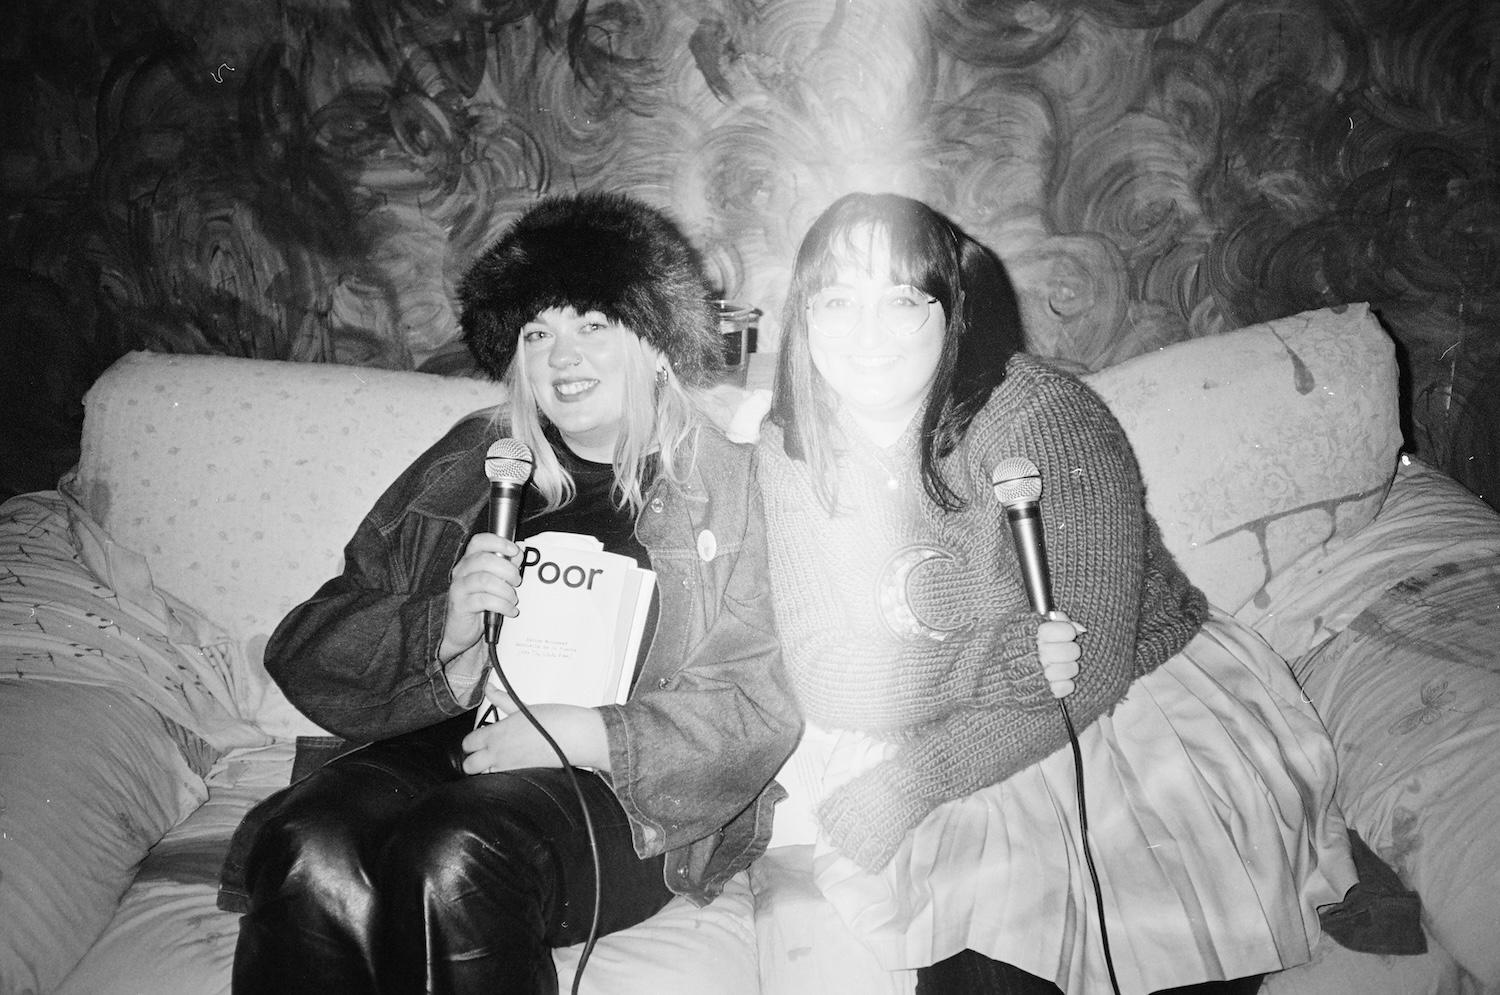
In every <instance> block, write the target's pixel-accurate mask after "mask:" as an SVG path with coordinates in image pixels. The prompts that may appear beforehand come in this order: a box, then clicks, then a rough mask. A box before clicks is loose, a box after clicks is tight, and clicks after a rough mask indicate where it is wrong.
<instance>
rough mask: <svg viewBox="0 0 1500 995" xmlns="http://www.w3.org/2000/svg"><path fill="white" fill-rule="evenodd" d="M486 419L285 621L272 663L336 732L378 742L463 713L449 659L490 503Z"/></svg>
mask: <svg viewBox="0 0 1500 995" xmlns="http://www.w3.org/2000/svg"><path fill="white" fill-rule="evenodd" d="M491 434H492V433H491V432H490V430H489V428H488V423H487V419H486V418H482V417H473V418H470V419H467V420H465V421H463V422H460V423H459V424H458V425H457V426H455V427H454V428H453V430H452V431H450V432H449V433H448V434H447V435H446V436H444V437H443V439H441V440H440V441H439V442H437V443H436V444H435V445H434V446H432V448H430V449H429V450H428V451H427V452H426V453H424V454H423V455H422V456H421V457H419V458H418V459H417V461H416V462H414V463H413V464H412V465H411V466H410V467H409V468H408V469H407V470H406V472H405V473H403V474H402V475H401V476H400V477H399V478H397V480H396V482H395V483H394V484H392V485H391V487H390V488H388V489H387V490H386V492H385V494H384V495H382V496H381V498H380V500H379V501H378V502H376V505H375V507H374V509H372V510H371V512H370V514H369V515H367V516H366V517H365V520H364V521H363V522H361V523H360V525H359V528H358V529H357V530H356V531H355V534H354V537H353V538H352V539H350V540H349V543H348V544H347V545H346V546H345V547H344V569H343V572H342V573H340V574H339V575H338V576H337V577H334V578H333V579H332V580H330V581H328V582H327V583H325V584H324V585H323V586H322V587H321V588H319V589H318V591H317V592H316V593H315V594H314V595H313V596H312V597H311V598H309V599H308V600H307V601H305V602H303V603H302V604H300V605H298V606H297V607H296V608H294V609H292V611H291V612H290V613H289V614H288V615H287V617H286V618H285V619H283V620H282V622H281V624H280V625H279V626H277V628H276V631H275V632H273V633H272V634H271V639H270V641H269V642H268V643H267V645H266V654H265V665H266V670H267V671H269V672H270V674H271V677H272V678H273V679H274V680H275V681H276V683H277V684H278V685H280V686H281V688H282V690H283V691H284V692H285V693H286V696H287V698H288V700H290V701H291V702H292V704H293V705H295V706H296V707H297V708H298V709H299V710H300V711H301V712H302V713H303V714H305V715H306V716H307V717H308V718H310V719H312V720H313V721H314V722H316V723H318V725H320V726H322V727H323V728H325V729H327V730H329V731H330V732H333V733H337V734H338V735H340V736H343V737H345V738H347V739H350V740H355V741H359V742H367V741H369V740H373V739H382V738H386V737H390V736H395V735H399V734H400V733H403V732H408V731H410V730H412V729H419V728H422V727H424V726H428V725H432V724H433V723H435V722H438V721H441V720H442V719H445V718H448V717H451V716H453V715H457V714H459V713H461V712H463V711H464V710H465V706H464V705H462V704H461V703H459V702H458V701H456V700H454V698H453V694H452V692H451V691H450V690H449V688H448V681H447V678H446V677H444V675H443V669H442V666H441V665H440V664H439V663H438V661H437V647H438V643H439V642H440V641H441V639H442V633H443V625H444V622H445V620H446V614H447V592H448V574H449V571H450V570H451V569H452V567H453V564H454V563H455V562H456V561H457V559H458V556H459V554H460V553H461V552H462V551H463V547H464V543H466V542H467V541H468V537H469V532H470V530H471V529H472V527H473V523H474V522H475V520H476V519H477V516H478V515H479V512H480V510H481V508H482V507H483V504H484V500H485V496H486V491H487V487H488V484H487V482H486V478H485V476H484V470H483V461H484V453H485V450H486V447H487V446H488V444H489V441H490V440H489V437H490V435H491Z"/></svg>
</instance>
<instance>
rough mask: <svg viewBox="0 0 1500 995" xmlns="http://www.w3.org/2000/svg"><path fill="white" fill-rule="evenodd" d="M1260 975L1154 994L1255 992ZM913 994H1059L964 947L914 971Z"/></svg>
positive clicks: (1049, 984)
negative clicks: (915, 990) (915, 977)
mask: <svg viewBox="0 0 1500 995" xmlns="http://www.w3.org/2000/svg"><path fill="white" fill-rule="evenodd" d="M1260 984H1261V976H1260V975H1256V976H1255V977H1251V978H1236V979H1235V980H1233V981H1204V982H1201V983H1199V984H1196V985H1187V986H1185V987H1183V988H1172V989H1169V990H1165V991H1160V992H1156V993H1155V995H1254V993H1255V992H1257V991H1259V990H1260ZM916 995H1062V990H1061V989H1059V988H1058V987H1057V986H1056V985H1054V984H1053V983H1052V982H1050V981H1045V980H1043V979H1041V978H1038V977H1037V976H1036V975H1034V974H1027V973H1026V972H1025V971H1023V970H1021V969H1020V968H1018V967H1014V966H1012V965H1010V964H1007V963H1005V962H1003V961H998V960H991V959H990V958H988V957H986V956H984V955H983V954H979V953H975V952H974V951H972V950H963V951H960V952H959V953H957V954H954V955H953V956H952V957H949V958H948V959H947V960H941V961H938V962H937V963H936V964H933V965H932V966H930V967H924V968H921V969H919V970H918V971H917V992H916Z"/></svg>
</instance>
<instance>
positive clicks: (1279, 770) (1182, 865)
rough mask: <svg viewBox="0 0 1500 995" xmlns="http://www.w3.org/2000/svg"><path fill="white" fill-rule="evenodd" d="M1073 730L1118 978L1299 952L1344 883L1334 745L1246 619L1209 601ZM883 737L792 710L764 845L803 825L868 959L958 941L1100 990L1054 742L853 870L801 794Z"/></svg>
mask: <svg viewBox="0 0 1500 995" xmlns="http://www.w3.org/2000/svg"><path fill="white" fill-rule="evenodd" d="M1083 665H1084V666H1087V665H1088V664H1087V661H1084V664H1083ZM1059 721H1061V717H1060V716H1059ZM1079 747H1080V749H1081V751H1082V757H1083V769H1084V792H1085V806H1086V812H1087V816H1088V825H1089V841H1090V845H1091V847H1092V853H1093V858H1094V864H1095V867H1096V868H1097V871H1098V876H1099V886H1100V889H1101V890H1102V893H1103V896H1104V921H1105V924H1106V927H1107V930H1108V941H1109V947H1110V952H1111V955H1112V959H1113V963H1114V968H1115V973H1116V975H1117V977H1118V980H1119V983H1120V990H1121V992H1122V993H1124V995H1133V993H1146V992H1153V991H1158V990H1160V989H1163V988H1172V987H1177V986H1180V985H1187V984H1193V983H1195V982H1199V981H1205V980H1212V979H1223V978H1238V977H1244V976H1246V975H1252V974H1260V973H1264V972H1268V971H1276V970H1280V969H1282V968H1286V967H1291V966H1293V965H1296V964H1299V963H1302V962H1304V961H1306V960H1308V958H1309V956H1310V950H1311V947H1312V945H1313V944H1314V943H1315V942H1316V939H1317V936H1318V932H1319V926H1318V917H1317V908H1318V906H1320V905H1324V904H1327V903H1329V902H1336V901H1338V900H1340V899H1341V898H1342V897H1343V896H1344V892H1345V891H1346V890H1347V889H1348V888H1349V887H1350V886H1351V885H1352V884H1353V883H1354V880H1355V873H1354V866H1353V863H1352V861H1351V859H1350V856H1349V844H1348V838H1347V835H1346V831H1345V827H1344V821H1343V818H1342V816H1341V815H1340V813H1339V812H1338V810H1337V808H1336V806H1335V803H1334V800H1333V784H1334V777H1335V765H1334V754H1333V745H1332V743H1331V742H1330V740H1329V738H1328V734H1327V732H1326V731H1325V730H1324V727H1323V724H1322V722H1321V721H1320V720H1319V718H1318V716H1317V714H1316V713H1315V712H1314V710H1313V708H1312V705H1311V704H1310V703H1309V702H1308V701H1307V700H1306V698H1305V697H1304V696H1303V694H1302V693H1301V690H1300V689H1299V688H1298V687H1297V684H1296V682H1295V681H1294V680H1293V679H1292V676H1291V674H1290V672H1289V671H1288V669H1287V667H1286V665H1285V664H1284V663H1283V662H1282V660H1281V658H1280V657H1279V656H1277V655H1276V654H1275V653H1274V651H1272V650H1271V649H1270V648H1269V647H1268V646H1266V644H1265V643H1264V642H1263V641H1262V640H1261V639H1260V638H1259V637H1258V636H1257V635H1256V634H1255V633H1253V632H1252V631H1250V630H1248V629H1246V628H1245V627H1243V626H1241V625H1239V624H1238V623H1236V622H1234V621H1233V620H1232V619H1230V618H1228V617H1227V616H1224V615H1222V614H1219V613H1215V614H1214V615H1213V616H1212V617H1211V618H1210V620H1209V621H1208V622H1207V623H1206V624H1205V626H1204V628H1203V630H1202V631H1201V632H1200V633H1199V634H1198V636H1197V637H1196V638H1194V640H1193V641H1192V642H1191V643H1190V644H1189V645H1188V646H1187V647H1186V648H1185V649H1184V650H1183V651H1182V652H1181V653H1179V654H1178V655H1177V656H1175V657H1174V658H1172V659H1171V660H1169V661H1168V662H1167V663H1166V664H1164V665H1163V666H1162V667H1160V668H1158V669H1157V670H1156V671H1154V672H1152V673H1151V674H1149V675H1147V676H1146V677H1144V678H1142V679H1141V680H1139V681H1137V682H1136V683H1135V684H1134V685H1132V687H1131V689H1130V692H1129V694H1128V695H1127V696H1126V697H1125V699H1124V700H1123V701H1122V702H1121V703H1120V704H1119V706H1117V707H1116V709H1115V710H1114V712H1113V713H1111V714H1110V715H1109V716H1107V717H1105V718H1103V719H1100V720H1099V721H1097V722H1095V723H1093V724H1092V725H1090V726H1089V727H1088V728H1087V729H1085V730H1083V731H1082V732H1081V733H1080V735H1079ZM887 749H888V748H887V747H885V746H883V745H882V744H879V743H876V742H875V741H873V740H870V739H868V738H867V737H864V736H861V735H860V734H856V733H847V732H845V733H835V732H828V731H825V730H819V729H813V728H809V730H808V733H807V734H806V736H805V737H804V740H803V743H802V745H800V746H799V747H798V750H797V753H796V755H795V756H794V757H793V759H792V760H791V761H790V762H789V763H788V766H787V768H786V769H785V770H784V771H783V774H782V775H781V781H782V783H783V784H784V785H786V786H787V787H788V790H789V791H791V793H792V797H791V798H790V799H789V800H788V801H787V802H784V803H783V804H782V805H781V806H778V809H777V823H778V826H777V833H776V835H775V837H774V838H773V840H772V845H773V846H774V845H777V844H780V843H801V842H814V843H815V844H816V847H815V857H814V862H813V867H814V871H813V873H814V878H815V881H816V883H817V885H818V887H819V889H820V890H821V891H822V893H823V894H824V895H825V897H826V898H827V899H828V900H829V901H830V902H831V903H832V904H833V906H834V907H835V908H836V909H837V911H838V913H839V915H840V917H841V918H843V919H844V921H845V922H846V924H847V925H848V926H849V927H850V928H851V930H853V931H854V933H855V934H856V935H857V936H859V937H860V938H861V940H862V941H863V942H864V943H865V945H866V946H868V947H869V949H870V951H871V952H872V953H873V954H874V955H875V956H876V957H877V958H878V959H879V960H880V962H881V963H882V964H883V965H884V966H885V967H886V968H887V969H890V970H903V969H911V968H917V967H923V966H926V965H928V964H931V963H934V962H936V961H939V960H942V959H944V958H946V957H949V956H951V955H953V954H955V953H957V952H959V951H961V950H963V949H965V948H968V949H973V950H976V951H978V952H980V953H983V954H985V955H986V956H989V957H993V958H995V959H997V960H1002V961H1006V962H1008V963H1010V964H1014V965H1015V966H1017V967H1019V968H1021V969H1022V970H1025V971H1028V972H1030V973H1032V974H1035V975H1037V976H1039V977H1042V978H1048V979H1051V980H1052V981H1054V982H1055V983H1056V984H1057V985H1058V987H1060V988H1061V989H1062V990H1063V991H1064V992H1069V993H1077V992H1082V993H1092V992H1108V991H1110V986H1109V975H1108V971H1107V967H1106V963H1105V958H1104V946H1103V943H1102V942H1101V932H1100V927H1099V922H1098V909H1097V903H1096V902H1095V898H1094V889H1093V884H1092V882H1091V879H1090V875H1089V870H1088V864H1087V862H1086V860H1085V854H1084V850H1083V847H1082V843H1081V837H1080V834H1079V811H1078V799H1077V794H1076V789H1075V785H1076V779H1075V776H1074V758H1073V752H1072V749H1071V748H1064V749H1062V750H1060V751H1058V752H1057V753H1055V754H1053V755H1052V756H1051V757H1049V758H1048V759H1046V760H1044V761H1042V762H1041V763H1038V764H1036V765H1034V766H1032V767H1030V768H1027V769H1026V770H1024V771H1022V772H1021V773H1019V774H1017V775H1015V776H1014V777H1011V778H1010V779H1008V780H1006V781H1005V782H1004V783H1001V784H997V785H993V786H991V787H989V788H986V789H984V790H982V791H979V792H977V793H975V794H973V795H969V796H967V797H965V798H962V799H958V800H955V801H952V802H949V803H947V804H945V805H943V806H941V807H939V808H938V809H936V810H934V811H933V812H932V813H931V814H930V815H929V816H928V817H927V818H926V820H924V821H923V822H922V823H921V824H920V825H919V826H918V827H917V828H916V829H915V830H914V831H913V832H912V833H910V834H909V835H908V836H907V838H906V840H905V841H904V842H903V843H902V845H901V847H900V849H899V850H898V851H897V853H896V855H895V857H894V858H893V859H892V860H891V862H890V864H889V865H887V867H886V868H885V869H884V870H883V871H882V872H881V873H879V874H869V873H867V872H865V871H863V870H862V869H861V868H859V867H858V866H857V865H856V864H854V863H853V862H852V861H850V860H848V859H847V858H846V857H844V856H842V855H841V854H839V853H838V852H837V851H835V850H833V849H832V848H831V847H829V846H828V844H827V842H826V840H823V839H822V838H820V837H819V836H818V834H817V832H816V826H815V824H814V823H813V821H812V818H811V814H810V813H811V812H812V811H813V809H815V808H816V806H817V803H818V801H819V800H820V799H821V798H822V797H824V796H825V795H826V794H827V793H828V792H829V791H831V790H833V789H834V788H835V787H837V785H839V784H842V783H844V781H846V780H847V779H848V778H850V777H852V776H854V775H855V774H857V773H858V772H859V771H860V770H862V769H865V768H867V767H868V766H870V765H872V764H873V763H876V762H878V761H879V760H880V759H881V758H882V757H883V756H885V755H886V750H887Z"/></svg>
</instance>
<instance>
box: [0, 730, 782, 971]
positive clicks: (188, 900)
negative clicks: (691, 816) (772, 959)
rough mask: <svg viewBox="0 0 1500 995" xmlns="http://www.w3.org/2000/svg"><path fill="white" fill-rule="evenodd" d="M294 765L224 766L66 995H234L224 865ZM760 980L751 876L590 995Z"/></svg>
mask: <svg viewBox="0 0 1500 995" xmlns="http://www.w3.org/2000/svg"><path fill="white" fill-rule="evenodd" d="M291 765H292V749H291V744H289V743H287V742H284V741H283V742H278V743H273V744H272V745H270V746H268V747H264V748H259V749H247V750H237V751H235V752H233V753H231V754H229V755H227V756H225V757H224V758H223V759H221V760H220V762H219V763H218V765H217V766H216V767H215V769H214V770H213V771H211V772H210V774H209V776H208V785H209V789H210V793H209V798H208V801H207V803H206V804H204V805H203V807H202V808H200V809H198V810H197V811H196V812H194V813H193V814H192V815H191V816H190V817H189V818H188V819H187V820H186V821H185V822H183V823H182V824H181V825H179V826H178V827H177V828H175V829H173V830H172V832H171V833H169V834H168V835H167V837H166V838H165V839H164V840H162V842H161V844H160V845H158V846H157V847H156V848H155V849H154V850H153V851H152V853H151V856H150V857H149V858H147V860H146V862H145V864H144V865H143V866H142V867H141V873H140V876H139V877H138V878H137V879H136V882H135V883H134V884H133V885H132V886H131V888H130V891H129V892H127V893H126V895H125V899H124V901H123V902H122V903H121V905H120V910H119V913H118V914H117V915H116V916H115V918H114V920H113V921H111V922H110V924H109V928H108V929H107V930H106V931H105V932H104V935H103V936H102V937H100V939H99V942H98V943H96V944H95V945H94V946H93V948H92V949H90V950H89V952H88V955H87V956H86V957H84V959H83V961H82V962H81V963H80V964H79V965H78V967H77V968H76V969H75V970H74V971H73V973H72V974H71V975H69V977H68V979H67V981H66V983H65V984H64V985H63V986H62V987H61V988H60V989H58V990H57V992H56V993H55V995H98V993H100V992H117V993H125V992H130V993H143V995H144V993H151V995H219V993H223V995H228V993H229V990H230V986H229V980H230V970H231V967H232V966H233V963H234V948H235V944H236V942H237V941H238V938H239V920H240V917H239V916H238V915H237V914H235V913H232V912H221V911H219V909H218V908H217V906H216V905H215V897H216V894H217V883H218V872H219V864H220V862H221V861H222V860H223V857H224V850H225V847H226V846H227V845H228V840H229V836H230V834H231V833H232V832H233V831H234V828H235V826H237V825H238V824H239V822H240V819H241V818H243V816H244V814H245V812H246V811H247V810H249V808H250V806H252V805H253V804H255V802H256V801H258V800H259V799H261V798H263V797H265V796H266V795H267V794H269V793H270V792H271V791H274V790H275V789H277V788H279V787H282V786H284V785H285V784H286V783H287V779H288V775H289V772H290V769H291ZM580 954H581V947H579V946H574V947H566V948H563V949H561V950H557V951H554V952H553V960H554V962H555V963H556V964H557V968H558V975H559V978H560V981H561V987H560V991H563V992H566V991H568V990H569V986H570V985H571V984H572V979H573V973H574V971H575V970H576V969H577V965H578V958H579V956H580ZM755 971H756V950H755V933H754V924H753V911H752V898H751V895H750V886H749V883H748V880H747V875H745V874H740V875H737V876H736V877H734V878H733V879H731V880H730V882H729V884H728V885H727V886H726V887H725V889H724V893H723V894H722V895H720V896H719V898H717V899H716V900H715V901H714V902H713V903H712V904H710V905H709V906H708V907H707V908H703V909H699V908H695V907H694V906H693V905H692V904H691V903H689V902H688V901H687V900H685V899H682V898H676V899H673V900H672V901H671V902H669V903H668V904H667V907H666V908H665V909H663V910H662V911H661V912H659V913H657V914H656V915H655V916H652V917H651V918H650V919H648V920H646V921H645V922H643V923H641V924H639V925H637V926H632V927H631V928H629V929H626V930H621V931H620V932H618V933H614V934H612V935H610V936H606V937H604V938H602V939H601V940H600V941H599V942H598V944H597V945H596V946H595V947H594V951H593V953H592V955H591V956H590V958H589V962H588V965H587V966H586V967H585V968H584V972H583V979H582V984H581V985H580V991H581V992H582V993H584V995H699V993H705V995H706V993H712V995H759V990H760V988H759V984H758V981H757V979H756V973H755ZM3 990H5V991H7V992H8V991H9V989H8V988H6V989H3ZM49 990H50V989H49Z"/></svg>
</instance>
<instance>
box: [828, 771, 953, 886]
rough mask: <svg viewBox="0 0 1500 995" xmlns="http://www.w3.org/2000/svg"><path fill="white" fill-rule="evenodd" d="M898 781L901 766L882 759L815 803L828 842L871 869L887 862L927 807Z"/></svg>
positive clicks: (874, 871)
mask: <svg viewBox="0 0 1500 995" xmlns="http://www.w3.org/2000/svg"><path fill="white" fill-rule="evenodd" d="M902 780H905V778H903V777H901V771H900V769H899V768H897V767H896V766H895V765H893V764H890V763H883V764H880V765H879V766H878V767H875V768H874V769H872V770H869V771H867V772H865V773H864V774H861V775H860V776H859V777H856V778H855V779H854V780H852V781H850V782H849V783H848V784H846V785H844V786H843V787H842V788H839V789H838V790H837V791H835V792H834V793H833V794H831V795H829V796H828V798H827V799H826V800H825V801H824V802H823V804H821V805H820V806H818V825H819V826H820V828H821V829H822V830H823V834H824V835H825V836H826V837H827V838H828V841H829V842H830V843H831V844H832V845H833V846H834V847H835V848H836V849H837V850H838V851H839V852H840V853H842V854H843V855H844V856H846V857H848V858H849V859H850V860H852V861H854V862H855V863H856V864H858V865H859V866H860V867H862V868H863V869H864V870H866V871H868V872H869V873H871V874H875V873H878V872H879V871H880V869H881V868H883V867H885V865H886V864H888V863H890V861H891V858H892V857H893V856H895V854H896V849H897V848H898V847H899V846H900V845H901V841H902V840H903V839H905V838H906V834H907V833H908V832H910V831H911V830H912V829H913V828H914V827H915V826H916V825H917V824H918V823H919V822H921V821H922V819H923V818H924V817H926V815H927V813H928V812H929V811H931V806H930V805H927V804H926V803H924V802H923V801H922V800H921V799H919V798H917V797H916V796H915V795H913V794H912V793H911V792H910V791H909V790H907V789H906V788H904V787H902V785H901V784H900V783H899V782H900V781H902Z"/></svg>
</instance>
